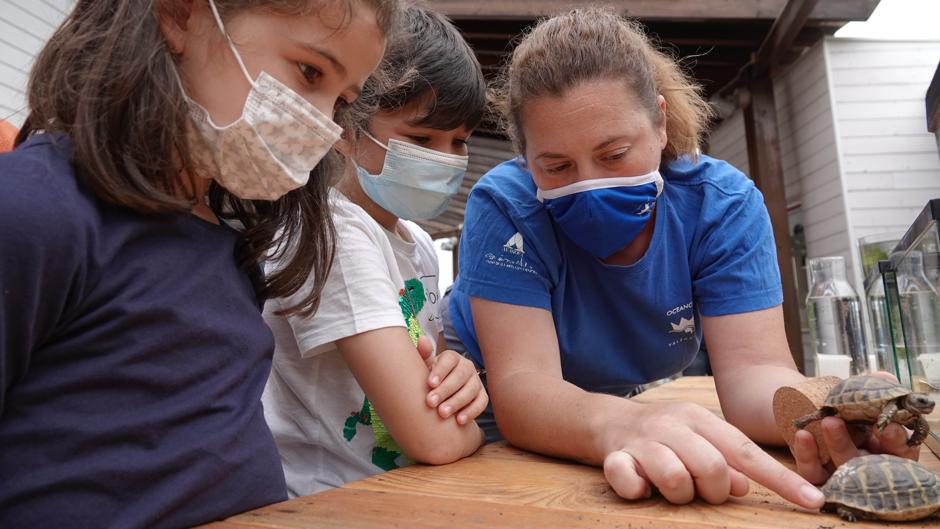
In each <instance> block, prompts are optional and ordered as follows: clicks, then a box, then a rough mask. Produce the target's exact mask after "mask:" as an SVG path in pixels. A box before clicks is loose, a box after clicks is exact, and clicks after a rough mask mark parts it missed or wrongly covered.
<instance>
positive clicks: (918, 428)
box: [907, 415, 930, 446]
mask: <svg viewBox="0 0 940 529" xmlns="http://www.w3.org/2000/svg"><path fill="white" fill-rule="evenodd" d="M929 433H930V424H928V423H927V419H925V418H924V416H923V415H918V416H917V417H916V418H915V419H914V433H913V435H911V438H910V439H908V440H907V446H917V445H919V444H920V443H922V442H923V441H924V439H926V438H927V434H929Z"/></svg>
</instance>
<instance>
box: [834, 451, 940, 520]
mask: <svg viewBox="0 0 940 529" xmlns="http://www.w3.org/2000/svg"><path fill="white" fill-rule="evenodd" d="M822 492H823V494H825V495H826V503H825V505H823V508H822V511H823V512H836V513H837V514H838V515H839V516H841V517H842V518H844V519H845V520H848V521H850V522H854V521H855V520H857V519H860V518H867V519H872V520H888V521H910V520H920V519H922V518H927V517H929V516H932V515H934V514H935V513H937V512H938V511H940V475H938V474H936V473H934V472H931V471H930V470H928V469H926V468H924V467H923V466H921V465H920V464H918V463H917V462H915V461H911V460H910V459H904V458H902V457H898V456H892V455H887V454H876V455H867V456H860V457H856V458H853V459H850V460H849V461H847V462H846V463H844V464H843V465H842V466H840V467H839V468H838V469H836V471H835V472H834V473H833V474H832V477H830V478H829V481H827V482H826V484H825V485H823V487H822Z"/></svg>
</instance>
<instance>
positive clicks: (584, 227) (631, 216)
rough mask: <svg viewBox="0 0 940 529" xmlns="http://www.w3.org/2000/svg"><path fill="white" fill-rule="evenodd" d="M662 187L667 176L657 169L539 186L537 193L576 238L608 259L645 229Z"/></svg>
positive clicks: (569, 234) (580, 243)
mask: <svg viewBox="0 0 940 529" xmlns="http://www.w3.org/2000/svg"><path fill="white" fill-rule="evenodd" d="M662 190H663V177H662V175H660V174H659V171H653V172H651V173H649V174H645V175H643V176H626V177H617V178H597V179H593V180H582V181H580V182H575V183H573V184H570V185H566V186H564V187H559V188H556V189H551V190H548V191H542V190H541V189H539V190H538V192H537V194H536V197H537V198H538V199H539V201H540V202H542V203H543V204H545V209H547V210H548V213H549V214H550V215H551V216H552V218H553V219H555V222H556V223H557V224H558V227H559V228H561V231H562V233H564V234H565V235H566V236H568V238H569V239H571V241H572V242H574V243H575V244H577V245H578V246H579V247H581V248H582V249H584V250H585V251H587V252H588V253H590V254H591V255H593V256H594V257H597V258H598V259H607V258H608V257H610V256H612V255H613V254H615V253H617V252H618V251H620V250H621V249H623V248H624V247H625V246H627V245H628V244H630V243H631V242H633V240H634V239H636V237H637V235H639V234H640V232H641V231H643V227H644V226H646V223H647V222H649V220H650V217H651V216H652V213H653V208H654V206H655V205H656V199H657V198H658V197H659V194H660V193H662Z"/></svg>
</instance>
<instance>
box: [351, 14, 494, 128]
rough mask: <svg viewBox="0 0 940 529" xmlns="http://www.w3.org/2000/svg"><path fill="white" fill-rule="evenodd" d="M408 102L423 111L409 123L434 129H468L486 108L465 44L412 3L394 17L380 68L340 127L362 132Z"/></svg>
mask: <svg viewBox="0 0 940 529" xmlns="http://www.w3.org/2000/svg"><path fill="white" fill-rule="evenodd" d="M413 103H418V104H421V105H423V108H422V109H421V111H420V112H419V113H418V119H417V120H416V121H415V122H413V123H412V124H413V125H416V126H419V127H427V128H431V129H437V130H451V129H455V128H457V127H460V126H465V127H467V129H470V130H472V129H474V128H476V126H477V125H478V124H479V123H480V120H481V119H482V118H483V112H484V110H485V108H486V82H485V81H484V79H483V72H482V70H481V69H480V63H479V62H478V61H477V59H476V56H475V55H474V54H473V50H472V49H471V48H470V45H469V44H467V42H466V41H465V40H464V38H463V37H462V36H461V35H460V32H459V31H458V30H457V28H456V27H454V25H453V24H452V23H451V22H450V21H449V20H448V19H447V18H446V17H445V16H444V15H441V14H440V13H436V12H434V11H431V10H429V9H425V8H423V7H421V6H420V5H415V4H411V5H408V6H407V7H406V8H405V9H404V10H403V12H402V13H401V15H400V16H399V19H398V24H397V25H396V26H395V29H394V30H393V35H392V36H391V37H390V38H389V42H388V44H387V45H386V49H385V56H384V58H383V59H382V64H381V65H380V66H379V69H378V71H377V72H376V74H375V75H374V76H373V77H372V78H370V80H369V81H368V82H367V83H366V86H365V87H364V89H363V92H362V96H361V97H360V98H359V99H358V100H356V102H355V103H353V105H352V107H351V108H349V109H348V110H347V114H346V120H345V121H344V125H345V126H346V127H347V128H352V129H353V130H355V129H366V128H367V124H368V121H369V118H370V117H371V116H372V114H373V113H374V112H377V111H395V110H398V109H401V108H404V107H406V106H408V105H410V104H413Z"/></svg>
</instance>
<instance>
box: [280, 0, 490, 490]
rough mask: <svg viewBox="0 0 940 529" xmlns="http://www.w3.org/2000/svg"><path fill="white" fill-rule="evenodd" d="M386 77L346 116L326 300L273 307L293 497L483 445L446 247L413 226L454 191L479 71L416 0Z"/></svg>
mask: <svg viewBox="0 0 940 529" xmlns="http://www.w3.org/2000/svg"><path fill="white" fill-rule="evenodd" d="M377 77H379V78H381V79H382V81H383V82H378V81H372V82H369V83H367V85H366V86H365V88H364V89H363V94H362V97H361V99H360V101H359V102H357V103H356V104H354V105H353V106H352V107H351V108H350V109H348V111H347V113H346V114H347V119H346V120H345V125H346V130H347V131H348V132H347V133H346V135H345V137H344V142H343V145H341V146H340V147H339V148H340V149H341V150H342V151H343V152H344V153H345V154H346V155H347V157H348V165H347V170H346V173H345V175H344V176H343V178H342V179H341V180H340V181H339V183H338V185H337V186H336V189H334V190H333V193H332V194H331V197H330V198H331V201H330V206H331V211H332V215H333V223H334V225H335V226H336V232H337V240H336V255H335V258H334V260H333V265H332V268H331V269H330V271H329V276H328V278H327V281H326V284H325V286H324V289H323V293H322V295H321V298H320V299H321V300H320V306H319V309H318V310H317V312H316V313H315V314H313V315H310V316H304V315H298V314H295V315H286V316H285V315H283V314H281V309H282V308H283V307H288V306H291V305H292V304H294V301H293V300H292V299H290V298H282V299H276V300H272V301H271V302H269V303H268V305H267V306H266V308H265V318H266V320H267V321H268V324H269V325H270V326H271V329H272V330H273V331H274V336H275V340H276V342H277V343H276V348H275V353H274V364H273V367H272V372H271V377H270V378H269V380H268V384H267V387H266V388H265V392H264V397H263V402H264V408H265V417H266V419H267V421H268V424H269V425H270V426H271V431H272V433H273V434H274V438H275V440H276V441H277V444H278V448H279V450H280V454H281V461H282V463H283V465H284V473H285V475H286V477H287V485H288V490H289V492H290V494H292V495H304V494H309V493H312V492H316V491H320V490H323V489H327V488H331V487H338V486H341V485H343V484H344V483H346V482H348V481H353V480H356V479H361V478H363V477H366V476H369V475H372V474H375V473H378V472H382V471H385V470H390V469H393V468H397V467H400V466H403V465H407V464H410V463H412V462H416V461H417V462H421V463H428V464H444V463H450V462H452V461H455V460H457V459H459V458H461V457H464V456H467V455H470V454H472V453H473V452H475V451H476V449H477V448H479V446H480V444H481V443H482V442H483V434H482V432H481V430H480V428H479V427H477V425H476V423H475V422H474V419H475V418H476V416H477V415H479V414H480V413H481V412H482V411H483V409H484V408H485V407H486V404H487V402H488V401H487V395H486V391H485V390H484V389H483V384H482V382H481V381H480V378H479V376H478V375H477V372H476V368H475V367H474V365H473V363H472V362H471V361H470V360H468V359H466V358H464V357H462V356H460V355H458V354H457V353H455V352H454V351H446V350H444V347H441V346H440V344H441V343H442V342H443V340H442V339H441V336H440V335H441V330H442V326H441V305H442V302H441V296H440V292H439V291H438V263H437V254H436V252H435V249H434V246H433V244H432V242H431V238H430V236H429V235H428V234H427V233H425V232H424V231H423V230H422V229H421V228H420V227H419V226H418V225H417V224H415V223H414V222H413V221H415V220H420V219H429V218H432V217H435V216H437V215H438V214H439V213H440V212H441V211H442V210H443V209H444V208H445V207H446V205H447V201H448V200H449V199H450V197H451V196H453V195H454V194H455V193H456V192H457V190H459V189H460V183H461V181H462V180H463V175H464V172H465V171H466V169H467V138H468V136H469V135H470V133H471V131H472V130H473V128H474V127H475V126H476V125H477V123H478V122H479V121H480V118H481V115H482V113H483V107H484V103H485V99H486V97H485V93H486V91H485V86H484V83H483V75H482V72H481V71H480V66H479V64H478V63H477V61H476V58H475V57H474V55H473V51H472V50H471V49H470V47H469V46H468V45H467V44H466V42H464V41H463V38H462V37H461V36H460V33H459V32H458V31H457V29H456V28H455V27H453V25H451V24H450V22H448V21H447V20H446V19H445V18H444V17H443V16H441V15H439V14H436V13H434V12H431V11H428V10H425V9H422V8H420V7H417V6H410V7H408V8H407V9H406V10H405V12H404V14H403V16H402V20H401V23H400V24H399V26H398V27H397V28H396V31H395V36H394V37H393V38H392V39H390V42H389V44H388V47H387V50H386V55H385V58H384V59H383V62H382V65H381V66H380V73H379V75H378V76H377ZM278 266H280V262H278V261H275V262H272V263H271V264H270V265H269V268H268V270H269V272H273V271H276V270H277V267H278ZM299 295H303V291H301V293H300V294H299ZM415 346H418V349H419V351H420V352H421V356H419V355H418V354H417V353H415ZM422 356H423V357H424V358H422Z"/></svg>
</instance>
